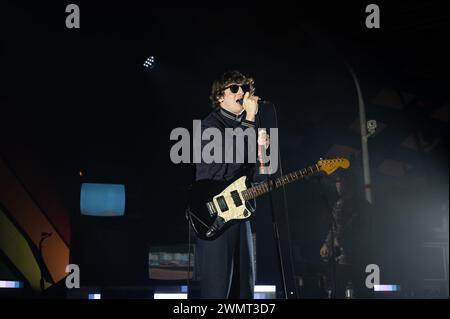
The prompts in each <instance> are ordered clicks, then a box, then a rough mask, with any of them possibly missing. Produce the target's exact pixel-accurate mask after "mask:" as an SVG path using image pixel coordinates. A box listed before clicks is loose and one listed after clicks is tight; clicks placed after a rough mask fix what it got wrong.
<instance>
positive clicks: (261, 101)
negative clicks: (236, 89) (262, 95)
mask: <svg viewBox="0 0 450 319" xmlns="http://www.w3.org/2000/svg"><path fill="white" fill-rule="evenodd" d="M237 102H238V103H239V104H240V105H242V104H244V98H242V99H239V100H237ZM269 103H270V101H266V100H258V104H269Z"/></svg>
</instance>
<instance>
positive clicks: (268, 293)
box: [253, 285, 277, 299]
mask: <svg viewBox="0 0 450 319" xmlns="http://www.w3.org/2000/svg"><path fill="white" fill-rule="evenodd" d="M276 290H277V288H276V286H274V285H255V288H254V295H253V298H254V299H275V298H276Z"/></svg>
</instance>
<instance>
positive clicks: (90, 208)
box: [80, 183, 125, 216]
mask: <svg viewBox="0 0 450 319" xmlns="http://www.w3.org/2000/svg"><path fill="white" fill-rule="evenodd" d="M80 211H81V214H82V215H90V216H123V215H124V213H125V185H123V184H97V183H82V184H81V194H80Z"/></svg>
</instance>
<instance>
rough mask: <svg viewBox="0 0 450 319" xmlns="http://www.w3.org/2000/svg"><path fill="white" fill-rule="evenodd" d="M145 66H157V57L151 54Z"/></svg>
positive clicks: (149, 67)
mask: <svg viewBox="0 0 450 319" xmlns="http://www.w3.org/2000/svg"><path fill="white" fill-rule="evenodd" d="M144 66H145V67H146V68H148V69H153V68H154V67H155V57H154V56H149V57H148V58H147V60H145V62H144Z"/></svg>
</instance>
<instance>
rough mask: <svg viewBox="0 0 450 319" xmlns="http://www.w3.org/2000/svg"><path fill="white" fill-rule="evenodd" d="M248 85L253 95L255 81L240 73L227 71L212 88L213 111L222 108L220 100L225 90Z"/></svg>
mask: <svg viewBox="0 0 450 319" xmlns="http://www.w3.org/2000/svg"><path fill="white" fill-rule="evenodd" d="M231 83H236V84H247V85H249V86H250V94H251V95H253V94H254V93H255V86H254V84H255V81H254V80H253V78H251V77H248V76H245V75H244V74H242V73H241V72H239V71H236V70H234V71H227V72H225V73H223V74H222V75H221V77H220V78H218V79H217V80H215V81H214V83H213V85H212V88H211V95H210V96H209V99H210V100H211V104H212V107H213V109H215V110H217V109H219V108H220V102H219V99H220V98H221V97H222V96H223V92H224V90H225V88H226V87H227V86H228V85H229V84H231Z"/></svg>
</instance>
